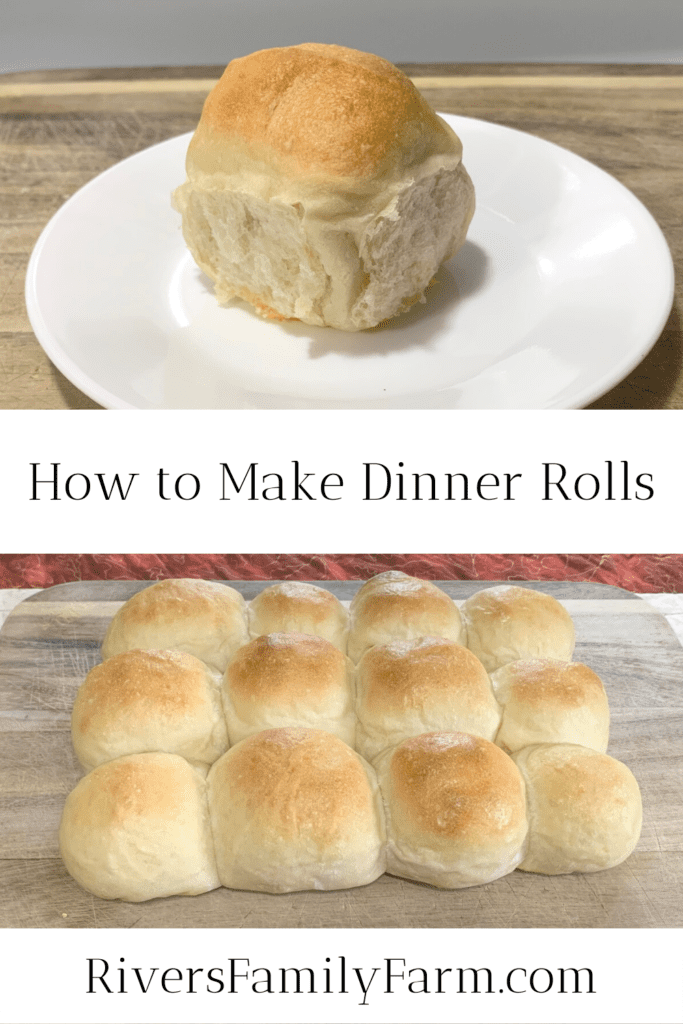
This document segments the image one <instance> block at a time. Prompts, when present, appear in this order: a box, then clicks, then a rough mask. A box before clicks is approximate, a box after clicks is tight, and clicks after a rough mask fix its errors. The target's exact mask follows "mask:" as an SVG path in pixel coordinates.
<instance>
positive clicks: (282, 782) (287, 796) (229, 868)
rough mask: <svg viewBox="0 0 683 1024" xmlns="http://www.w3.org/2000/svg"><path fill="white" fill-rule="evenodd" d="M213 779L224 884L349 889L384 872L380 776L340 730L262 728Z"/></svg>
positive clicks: (211, 797)
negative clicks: (340, 735) (333, 733)
mask: <svg viewBox="0 0 683 1024" xmlns="http://www.w3.org/2000/svg"><path fill="white" fill-rule="evenodd" d="M208 784H209V802H210V807H211V819H212V824H213V833H214V838H215V843H216V859H217V864H218V874H219V877H220V880H221V882H222V883H223V885H226V886H228V887H230V888H233V889H253V890H256V891H258V892H293V891H296V890H299V889H346V888H351V887H353V886H358V885H366V884H367V883H369V882H372V881H373V880H374V879H375V878H378V877H379V875H381V874H382V872H383V871H384V856H383V841H384V825H383V817H382V808H381V802H380V798H379V792H378V789H377V781H376V778H375V775H374V772H373V770H372V769H371V768H370V766H369V765H368V764H367V763H366V762H365V761H363V759H362V758H361V757H359V755H358V754H357V753H356V752H355V751H354V750H352V749H351V747H349V746H347V745H346V744H345V743H343V742H342V741H341V740H340V739H338V738H337V737H336V736H331V735H330V734H329V733H326V732H322V731H320V730H318V729H300V728H297V729H269V730H266V731H265V732H259V733H255V734H254V735H253V736H249V737H248V738H247V739H246V740H243V741H242V742H241V743H238V744H237V746H235V747H232V749H231V750H229V751H228V752H227V754H224V755H223V757H221V758H220V760H218V761H216V763H215V764H214V765H213V767H212V768H211V770H210V772H209V777H208Z"/></svg>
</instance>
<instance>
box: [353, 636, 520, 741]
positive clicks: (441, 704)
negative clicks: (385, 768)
mask: <svg viewBox="0 0 683 1024" xmlns="http://www.w3.org/2000/svg"><path fill="white" fill-rule="evenodd" d="M356 701H357V704H356V710H357V714H358V730H357V738H356V749H357V750H358V752H359V753H361V754H362V755H363V757H366V758H367V759H368V760H373V759H374V758H375V757H376V756H377V754H379V753H380V751H382V750H384V748H385V747H393V746H396V745H397V744H398V743H400V742H401V741H402V740H404V739H407V738H408V737H409V736H417V735H418V734H419V733H423V732H435V731H451V730H452V731H457V732H468V733H474V734H475V735H477V736H483V737H484V739H487V740H493V739H494V738H495V735H496V732H497V730H498V726H499V724H500V708H499V707H498V704H497V702H496V700H495V697H494V696H493V691H492V689H491V684H490V682H489V677H488V675H487V674H486V669H485V668H484V666H483V665H482V663H481V662H480V661H479V659H478V658H476V657H475V656H474V654H472V652H471V651H468V650H467V648H465V647H461V646H460V645H459V644H456V643H454V642H453V641H452V640H445V639H443V638H441V637H432V636H427V637H420V638H419V639H417V640H392V641H391V642H390V643H387V644H378V645H377V646H376V647H371V648H370V650H369V651H366V652H365V654H364V655H363V657H362V658H361V660H360V662H359V664H358V669H357V671H356Z"/></svg>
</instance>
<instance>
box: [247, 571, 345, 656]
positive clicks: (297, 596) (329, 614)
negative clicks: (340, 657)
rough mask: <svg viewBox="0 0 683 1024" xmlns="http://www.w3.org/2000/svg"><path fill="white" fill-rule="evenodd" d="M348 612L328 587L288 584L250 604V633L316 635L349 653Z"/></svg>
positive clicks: (270, 589) (263, 592)
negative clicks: (347, 649)
mask: <svg viewBox="0 0 683 1024" xmlns="http://www.w3.org/2000/svg"><path fill="white" fill-rule="evenodd" d="M347 628H348V612H347V611H346V608H345V607H344V605H343V604H342V603H341V601H340V600H339V599H338V598H336V597H335V596H334V594H331V593H330V591H329V590H325V589H324V587H316V586H314V585H313V584H312V583H296V582H292V581H287V582H285V583H276V584H275V585H274V586H272V587H266V589H265V590H262V591H261V593H260V594H258V595H257V596H256V597H255V598H254V599H253V600H252V601H250V602H249V632H250V635H251V636H252V637H255V636H262V635H263V634H264V633H313V634H314V635H315V636H322V637H324V638H325V640H329V641H330V643H332V644H334V646H335V647H338V648H339V650H340V651H343V652H344V653H346V633H347Z"/></svg>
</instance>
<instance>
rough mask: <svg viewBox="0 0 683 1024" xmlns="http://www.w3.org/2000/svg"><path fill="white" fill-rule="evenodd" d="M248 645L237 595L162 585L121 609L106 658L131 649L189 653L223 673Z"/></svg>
mask: <svg viewBox="0 0 683 1024" xmlns="http://www.w3.org/2000/svg"><path fill="white" fill-rule="evenodd" d="M248 639H249V634H248V631H247V613H246V603H245V601H244V598H243V597H242V595H241V594H240V593H239V592H238V591H237V590H234V589H233V588H232V587H227V586H224V585H223V584H222V583H211V582H208V581H207V580H182V579H181V580H161V581H160V582H159V583H154V584H152V586H151V587H145V589H144V590H140V591H138V593H137V594H134V595H133V597H131V598H130V599H129V600H128V601H126V603H125V604H124V605H122V606H121V608H119V610H118V611H117V613H116V615H115V616H114V618H113V619H112V621H111V623H110V625H109V629H108V630H107V634H106V636H105V638H104V642H103V644H102V657H103V658H111V656H112V655H113V654H121V652H122V651H129V650H131V649H132V648H140V649H141V650H169V651H186V652H187V654H194V656H195V658H199V659H200V660H201V661H204V662H206V664H207V665H209V667H210V668H212V669H215V671H217V672H221V673H222V672H224V671H225V666H226V665H227V663H228V659H229V658H230V656H231V655H232V654H233V652H234V651H236V650H237V648H238V647H240V646H241V645H242V644H245V643H246V642H247V640H248Z"/></svg>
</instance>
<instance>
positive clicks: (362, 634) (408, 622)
mask: <svg viewBox="0 0 683 1024" xmlns="http://www.w3.org/2000/svg"><path fill="white" fill-rule="evenodd" d="M349 612H350V624H349V642H348V654H349V657H350V658H351V659H352V661H355V662H358V661H359V660H360V658H361V657H362V656H363V654H364V653H365V651H367V650H368V649H369V648H370V647H374V645H375V644H383V643H387V642H388V641H390V640H413V639H416V638H417V637H421V636H442V637H445V638H446V639H447V640H454V641H455V642H456V643H457V642H458V641H459V640H460V637H461V633H462V629H461V623H460V612H459V611H458V608H457V605H456V604H455V603H454V602H453V601H452V600H451V598H450V597H449V596H448V594H446V593H445V592H444V591H443V590H440V589H439V587H437V586H436V585H435V584H434V583H432V582H430V581H429V580H419V579H416V578H415V577H414V576H407V575H406V574H405V573H404V572H398V571H395V570H390V571H389V572H383V573H380V574H379V575H378V576H373V577H372V579H370V580H368V581H367V583H364V584H363V586H362V587H361V588H360V590H358V591H357V592H356V594H355V595H354V598H353V600H352V601H351V607H350V609H349Z"/></svg>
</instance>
